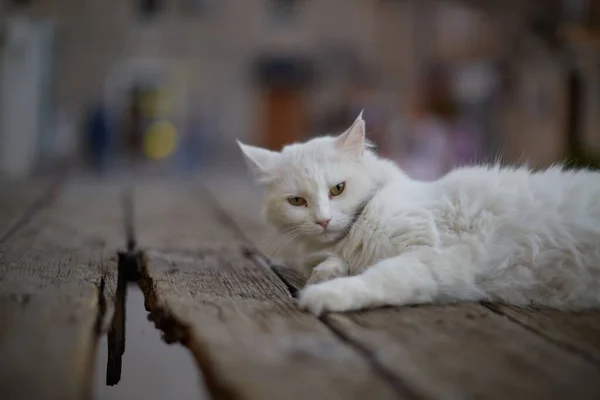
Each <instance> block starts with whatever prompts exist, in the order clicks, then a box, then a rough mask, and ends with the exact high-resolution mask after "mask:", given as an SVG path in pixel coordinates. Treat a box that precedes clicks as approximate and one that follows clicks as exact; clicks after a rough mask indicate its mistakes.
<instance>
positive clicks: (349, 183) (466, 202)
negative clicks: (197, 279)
mask: <svg viewBox="0 0 600 400" xmlns="http://www.w3.org/2000/svg"><path fill="white" fill-rule="evenodd" d="M239 145H240V147H241V149H242V152H243V154H244V155H245V158H246V160H247V163H248V165H249V166H250V168H251V169H252V171H253V172H254V175H255V177H256V178H257V180H258V181H259V182H261V183H263V184H265V185H266V186H267V192H268V195H267V203H266V216H267V219H268V221H269V222H270V223H271V224H272V225H273V226H275V227H276V228H277V229H278V230H279V232H280V233H281V234H282V235H283V234H285V235H292V237H294V239H295V241H296V242H297V243H299V244H302V245H303V246H304V249H305V254H306V256H307V259H308V260H317V262H318V265H316V266H315V267H314V269H312V273H311V276H310V279H309V281H308V285H307V286H306V287H305V288H304V289H303V290H302V291H301V292H300V294H299V304H300V305H301V306H302V307H303V308H306V309H308V310H310V311H311V312H313V313H315V314H320V313H322V312H324V311H349V310H357V309H364V308H371V307H377V306H383V305H405V304H418V303H430V302H443V301H445V302H449V301H458V300H472V301H482V300H486V301H491V302H503V303H508V304H513V305H530V306H549V307H555V308H559V309H572V310H573V309H585V308H593V307H598V306H600V174H599V173H596V172H591V171H585V170H579V171H565V170H563V169H562V168H560V167H552V168H549V169H546V170H544V171H540V172H533V171H531V170H529V169H527V168H525V167H520V168H507V167H505V168H503V167H499V166H477V167H465V168H459V169H456V170H454V171H452V172H450V173H448V174H447V175H446V176H444V177H443V178H441V179H439V180H437V181H434V182H418V181H415V180H412V179H410V178H409V177H407V176H406V175H405V174H404V173H403V172H402V171H401V170H400V169H399V168H397V167H396V166H395V164H393V163H391V162H389V161H386V160H383V159H381V158H379V157H378V156H377V155H376V154H375V153H374V152H373V151H372V150H371V149H370V148H371V146H370V145H369V142H368V141H367V140H366V139H365V123H364V121H363V119H362V117H361V116H359V117H358V118H357V119H356V121H355V122H354V123H353V125H352V126H351V127H350V128H349V129H348V130H347V131H346V132H344V133H343V134H341V135H339V136H337V137H329V136H325V137H319V138H315V139H312V140H310V141H307V142H305V143H296V144H291V145H288V146H286V147H284V148H283V150H282V151H281V152H274V151H269V150H266V149H262V148H258V147H253V146H248V145H244V144H242V143H239Z"/></svg>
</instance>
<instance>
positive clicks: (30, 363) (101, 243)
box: [0, 184, 124, 399]
mask: <svg viewBox="0 0 600 400" xmlns="http://www.w3.org/2000/svg"><path fill="white" fill-rule="evenodd" d="M118 194H119V188H118V187H112V186H110V187H109V186H104V187H99V186H96V185H85V184H77V185H69V186H68V187H65V188H64V189H63V190H62V192H61V193H60V195H59V197H58V198H57V199H56V200H55V201H54V202H53V203H52V204H49V205H48V206H47V207H46V208H44V209H42V210H41V211H40V212H39V213H38V215H36V216H35V217H34V218H32V220H31V221H29V222H28V223H27V224H26V225H24V226H23V227H22V228H21V229H20V230H18V231H17V232H15V233H14V234H13V235H11V236H10V237H9V238H8V239H7V240H6V241H5V242H4V243H3V244H2V245H0V393H2V398H4V399H42V398H43V399H81V398H87V397H89V394H90V393H89V388H90V383H91V382H90V377H91V368H92V365H93V356H94V354H95V347H96V339H97V335H98V330H99V329H100V328H102V327H103V325H104V323H105V322H106V321H107V320H108V319H109V318H110V312H109V311H110V308H111V305H112V303H113V302H112V299H111V298H110V296H111V295H112V294H114V287H113V284H114V282H115V279H114V276H113V273H114V272H116V268H117V266H116V257H115V255H116V249H117V248H118V247H120V246H122V244H123V243H124V238H123V235H122V230H123V228H122V226H123V224H122V216H121V214H122V212H121V210H120V207H119V204H120V203H119V201H118V200H119V198H118ZM103 278H104V279H103Z"/></svg>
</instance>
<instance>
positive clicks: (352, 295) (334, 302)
mask: <svg viewBox="0 0 600 400" xmlns="http://www.w3.org/2000/svg"><path fill="white" fill-rule="evenodd" d="M364 300H365V288H364V285H363V284H362V282H361V281H360V278H359V277H346V278H338V279H334V280H332V281H329V282H325V283H319V284H316V285H308V286H306V287H305V288H304V289H302V291H300V294H299V296H298V304H299V305H300V307H301V308H303V309H305V310H308V311H310V312H311V313H313V314H315V315H317V316H318V315H321V314H322V313H323V312H325V311H338V312H343V311H351V310H358V309H360V308H363V307H365V306H367V305H368V304H366V303H365V301H364Z"/></svg>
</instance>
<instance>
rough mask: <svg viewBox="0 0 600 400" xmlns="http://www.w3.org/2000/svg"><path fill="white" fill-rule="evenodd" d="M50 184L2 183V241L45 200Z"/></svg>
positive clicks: (0, 214) (0, 230)
mask: <svg viewBox="0 0 600 400" xmlns="http://www.w3.org/2000/svg"><path fill="white" fill-rule="evenodd" d="M49 187H50V185H49V183H48V182H40V181H38V182H24V181H0V241H2V240H3V238H4V237H5V236H6V235H7V234H8V232H9V231H10V230H12V229H13V227H15V226H16V225H17V223H18V222H19V221H20V220H22V219H23V218H24V217H25V216H26V213H27V212H28V211H33V210H32V207H33V208H35V206H36V203H37V202H40V201H41V200H43V197H44V194H46V193H47V191H48V189H49Z"/></svg>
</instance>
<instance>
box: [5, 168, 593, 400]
mask: <svg viewBox="0 0 600 400" xmlns="http://www.w3.org/2000/svg"><path fill="white" fill-rule="evenodd" d="M205 184H206V187H207V188H208V190H206V189H204V187H203V185H201V184H200V182H184V183H174V182H173V183H167V182H164V181H161V182H145V183H144V182H136V184H135V187H134V188H133V189H134V190H133V194H134V196H133V202H132V207H133V211H134V212H133V216H134V218H133V220H132V224H131V226H130V227H131V231H132V233H133V235H134V237H133V238H134V239H135V241H134V242H132V243H134V244H135V243H137V247H136V248H134V250H141V251H142V253H140V254H141V255H142V257H141V258H139V259H134V260H133V261H131V260H130V264H131V265H130V267H131V268H134V269H135V267H143V271H144V275H143V276H142V278H141V279H140V280H139V281H138V284H139V285H140V287H141V288H142V290H143V292H144V297H145V299H144V301H145V307H146V309H147V310H148V311H149V312H150V314H149V317H150V319H151V320H152V321H153V322H154V324H155V325H156V328H157V329H159V330H160V331H161V332H162V333H163V337H164V340H165V341H167V342H169V343H173V342H179V343H181V344H183V345H184V346H185V348H186V349H188V350H189V351H190V352H191V354H192V355H193V357H194V359H195V360H196V367H187V368H194V369H195V370H196V368H197V370H196V373H197V376H198V377H200V378H202V379H203V380H204V382H205V384H206V387H207V389H208V392H209V394H208V395H209V396H210V397H211V398H213V399H261V400H262V399H267V400H268V399H322V398H327V399H336V398H339V399H359V398H360V399H363V398H373V399H388V398H389V399H391V398H396V399H398V398H400V399H507V398H509V399H513V400H515V399H537V398H543V399H546V398H548V399H563V398H565V399H566V398H576V399H598V398H600V313H599V312H586V313H564V312H558V311H553V310H533V309H522V308H514V307H506V306H500V305H491V304H474V303H469V304H458V305H452V306H420V307H401V308H382V309H378V310H371V311H366V312H355V313H347V314H327V315H325V316H323V317H321V318H315V317H314V316H312V315H311V314H308V313H305V312H303V311H300V310H299V309H298V308H297V307H296V305H295V300H294V298H293V297H292V294H293V293H294V292H295V290H296V289H297V288H299V287H301V286H302V285H303V283H304V281H305V277H303V276H301V275H300V274H299V273H298V272H297V271H296V270H294V269H293V268H291V267H293V265H294V263H295V261H296V259H295V258H294V255H293V254H291V255H290V254H285V255H283V254H279V253H277V252H276V251H274V250H275V249H276V247H277V246H275V242H276V240H277V239H278V238H277V236H276V235H275V236H274V235H273V234H271V233H269V231H268V229H266V227H265V225H264V223H263V222H262V220H261V216H260V207H261V203H260V202H261V193H260V191H259V190H257V189H256V188H254V187H252V186H250V185H249V184H248V183H247V182H244V181H240V180H226V179H206V180H205ZM6 187H8V186H3V185H2V184H0V189H4V188H6ZM124 187H125V186H124V185H118V184H115V183H109V182H106V183H99V182H91V183H87V184H86V183H82V182H79V183H74V182H71V183H67V184H64V185H62V186H60V188H59V189H57V188H54V189H52V190H49V187H48V186H47V185H45V186H44V185H40V186H36V185H17V186H14V185H13V186H10V188H11V190H10V191H7V190H0V232H4V233H3V235H4V239H2V241H1V243H0V398H2V399H30V398H31V399H34V398H44V399H84V398H89V397H90V395H91V393H90V376H91V368H92V365H93V364H92V361H93V358H94V353H95V349H96V345H97V342H98V338H99V335H101V334H103V333H104V332H105V331H108V341H109V360H112V361H109V364H110V362H114V363H117V361H119V362H120V359H121V355H122V352H123V351H125V352H126V354H127V350H126V347H125V346H124V342H120V341H119V337H120V336H123V335H124V330H125V326H128V325H129V324H131V323H132V318H131V317H130V318H128V319H126V318H125V314H121V310H122V309H123V307H124V302H125V301H126V296H125V292H124V291H123V289H119V290H117V281H118V279H117V260H118V251H119V250H123V249H124V247H125V243H126V238H125V231H126V229H125V227H126V223H127V221H126V219H125V218H124V207H123V205H124V204H123V203H122V201H121V200H122V198H121V195H122V191H123V188H124ZM7 193H9V194H7ZM261 253H263V254H269V255H270V259H266V258H265V257H263V256H262V255H261ZM121 283H122V282H121ZM121 286H123V285H121ZM138 308H139V307H138ZM115 309H116V311H115ZM130 312H140V313H144V310H141V309H140V310H139V311H136V310H134V309H131V311H130ZM113 316H115V318H113ZM130 328H131V326H130ZM136 332H140V331H138V330H135V329H134V330H132V329H129V330H128V336H129V338H130V339H128V340H135V335H136V334H139V333H136ZM110 342H113V346H112V347H111V345H110ZM115 343H116V344H115ZM136 343H138V342H136ZM139 343H142V341H139ZM144 353H145V354H146V357H145V358H144V359H145V360H148V359H151V358H149V357H148V355H149V354H153V352H152V349H147V351H144ZM156 354H158V353H156ZM129 357H135V354H132V353H131V350H130V353H129ZM133 361H135V360H132V359H131V358H130V361H129V362H130V363H132V362H133ZM155 361H156V363H158V364H160V361H161V360H160V358H156V360H155ZM119 365H120V364H119ZM136 367H138V368H142V367H143V366H139V365H137V366H136ZM123 379H127V377H126V376H124V377H123ZM147 379H148V380H153V377H152V376H151V375H149V376H147ZM193 384H197V382H195V383H193ZM146 392H147V391H146ZM162 393H164V391H163V392H162ZM172 393H173V398H177V393H178V391H177V388H172ZM146 396H147V395H146ZM92 397H93V396H92ZM129 397H130V398H137V397H136V393H135V392H132V393H131V396H129ZM144 398H146V399H147V400H150V399H148V398H147V397H144Z"/></svg>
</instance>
